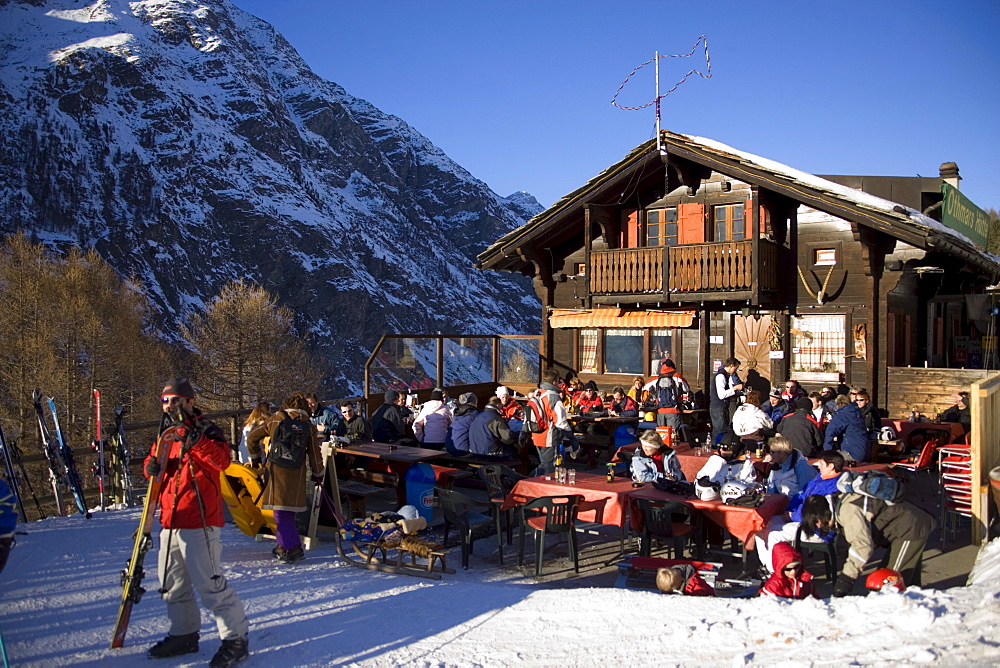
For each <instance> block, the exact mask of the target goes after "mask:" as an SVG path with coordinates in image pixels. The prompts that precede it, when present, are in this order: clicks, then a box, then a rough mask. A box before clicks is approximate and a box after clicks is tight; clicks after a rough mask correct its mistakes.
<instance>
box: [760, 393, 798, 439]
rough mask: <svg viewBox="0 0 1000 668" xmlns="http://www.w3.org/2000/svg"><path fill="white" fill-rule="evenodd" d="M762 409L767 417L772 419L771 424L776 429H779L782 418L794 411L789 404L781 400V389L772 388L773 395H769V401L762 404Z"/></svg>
mask: <svg viewBox="0 0 1000 668" xmlns="http://www.w3.org/2000/svg"><path fill="white" fill-rule="evenodd" d="M760 409H761V410H762V411H764V413H765V414H766V415H767V417H769V418H771V423H772V424H773V425H774V428H775V429H777V428H778V423H779V422H781V418H783V417H785V415H787V414H788V413H789V412H791V411H792V407H791V406H790V405H789V404H788V402H787V401H785V400H784V399H782V398H781V388H780V387H772V388H771V393H770V394H769V395H768V397H767V401H765V402H763V403H761V404H760Z"/></svg>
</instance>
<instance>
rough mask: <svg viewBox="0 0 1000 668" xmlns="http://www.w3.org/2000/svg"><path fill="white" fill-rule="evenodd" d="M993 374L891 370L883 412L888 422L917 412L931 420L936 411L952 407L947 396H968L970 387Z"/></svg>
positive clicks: (965, 370) (910, 369)
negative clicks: (966, 393) (889, 419)
mask: <svg viewBox="0 0 1000 668" xmlns="http://www.w3.org/2000/svg"><path fill="white" fill-rule="evenodd" d="M995 374H996V371H984V370H982V369H933V368H930V369H927V368H923V367H898V366H891V367H888V369H887V377H888V380H889V390H888V396H887V397H886V402H885V406H884V407H885V409H886V411H887V412H888V414H889V417H891V418H905V417H908V416H909V415H910V411H911V410H912V409H913V408H916V409H917V410H918V411H920V412H921V413H922V414H923V415H926V416H927V417H930V418H933V417H934V416H935V415H936V414H937V413H938V411H943V410H944V409H946V408H950V407H951V406H954V405H955V402H954V401H952V400H951V399H950V398H949V395H951V394H954V393H955V392H959V391H964V392H968V391H969V388H970V387H971V386H972V384H973V383H977V382H979V381H981V380H983V379H984V378H989V377H990V376H993V375H995Z"/></svg>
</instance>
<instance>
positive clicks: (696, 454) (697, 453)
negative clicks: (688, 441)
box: [694, 448, 701, 457]
mask: <svg viewBox="0 0 1000 668" xmlns="http://www.w3.org/2000/svg"><path fill="white" fill-rule="evenodd" d="M694 456H695V457H701V448H695V449H694Z"/></svg>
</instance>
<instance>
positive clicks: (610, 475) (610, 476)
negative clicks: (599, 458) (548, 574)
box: [608, 462, 615, 482]
mask: <svg viewBox="0 0 1000 668" xmlns="http://www.w3.org/2000/svg"><path fill="white" fill-rule="evenodd" d="M614 481H615V465H614V464H611V463H610V462H609V463H608V482H614Z"/></svg>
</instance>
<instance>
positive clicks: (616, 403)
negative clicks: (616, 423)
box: [608, 385, 639, 417]
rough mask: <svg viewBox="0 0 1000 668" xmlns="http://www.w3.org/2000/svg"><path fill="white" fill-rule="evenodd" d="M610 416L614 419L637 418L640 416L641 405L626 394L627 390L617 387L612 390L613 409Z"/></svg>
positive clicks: (609, 410)
mask: <svg viewBox="0 0 1000 668" xmlns="http://www.w3.org/2000/svg"><path fill="white" fill-rule="evenodd" d="M608 415H611V416H612V417H636V416H637V415H639V404H638V403H636V400H635V399H633V398H632V397H630V396H628V395H627V394H625V388H624V387H622V386H621V385H615V386H614V388H613V389H612V390H611V408H609V409H608Z"/></svg>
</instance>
